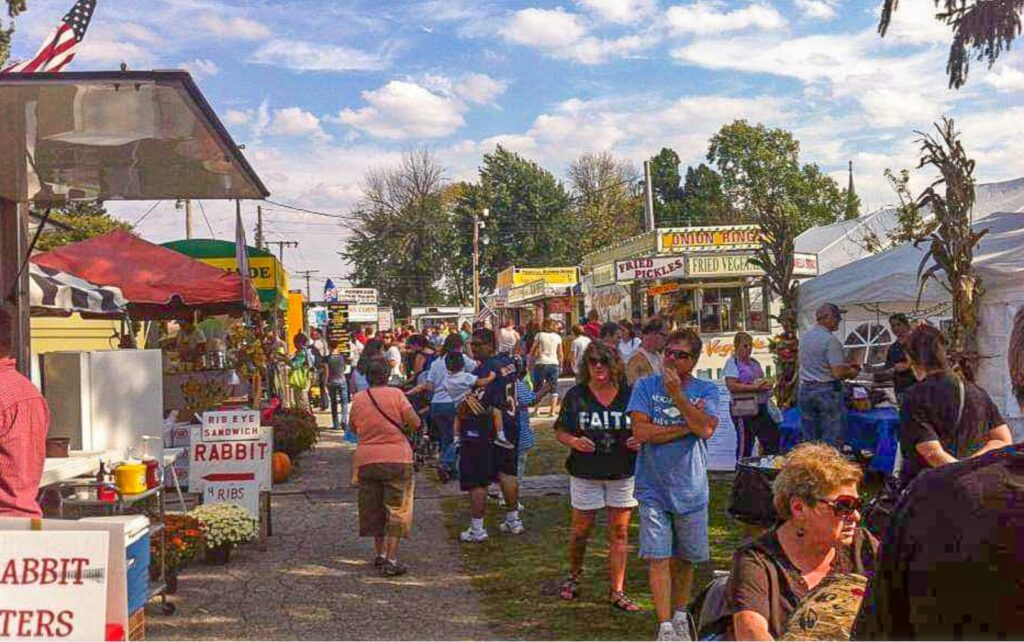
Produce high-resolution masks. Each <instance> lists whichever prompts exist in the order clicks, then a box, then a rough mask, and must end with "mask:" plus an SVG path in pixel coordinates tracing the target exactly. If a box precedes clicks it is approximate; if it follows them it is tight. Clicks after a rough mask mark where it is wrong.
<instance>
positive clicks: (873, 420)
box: [779, 407, 900, 475]
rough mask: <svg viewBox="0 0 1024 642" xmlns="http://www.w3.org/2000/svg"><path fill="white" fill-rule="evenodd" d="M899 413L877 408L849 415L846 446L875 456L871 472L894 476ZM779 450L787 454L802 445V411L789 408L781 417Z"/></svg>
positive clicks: (893, 409) (853, 412) (852, 411)
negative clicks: (867, 451)
mask: <svg viewBox="0 0 1024 642" xmlns="http://www.w3.org/2000/svg"><path fill="white" fill-rule="evenodd" d="M899 427H900V413H899V411H897V410H896V409H895V408H876V409H874V410H868V411H866V412H859V411H855V410H851V411H849V412H847V413H846V434H845V435H843V438H844V441H845V443H847V444H849V445H850V446H852V447H853V448H856V449H858V450H870V451H871V452H873V453H874V454H875V456H874V457H873V458H872V460H871V464H870V468H871V469H873V470H877V471H879V472H882V473H885V474H887V475H891V474H892V471H893V468H894V467H895V465H896V444H897V443H898V441H899ZM781 432H782V437H781V440H780V444H779V445H780V447H781V449H782V452H787V451H789V450H790V449H791V448H793V446H795V445H797V444H798V443H800V409H799V408H797V407H793V408H789V409H788V410H785V411H783V413H782V429H781Z"/></svg>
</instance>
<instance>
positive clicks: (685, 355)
mask: <svg viewBox="0 0 1024 642" xmlns="http://www.w3.org/2000/svg"><path fill="white" fill-rule="evenodd" d="M665 356H666V357H672V358H673V359H692V358H693V353H692V352H687V351H686V350H666V351H665Z"/></svg>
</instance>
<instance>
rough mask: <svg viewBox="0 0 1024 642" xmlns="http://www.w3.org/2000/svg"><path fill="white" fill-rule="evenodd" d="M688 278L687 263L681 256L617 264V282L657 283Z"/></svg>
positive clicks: (659, 257)
mask: <svg viewBox="0 0 1024 642" xmlns="http://www.w3.org/2000/svg"><path fill="white" fill-rule="evenodd" d="M684 276H686V261H685V260H683V257H681V256H648V257H644V258H640V259H626V260H624V261H616V262H615V280H616V281H617V282H619V283H623V282H626V281H655V280H657V279H681V278H683V277H684Z"/></svg>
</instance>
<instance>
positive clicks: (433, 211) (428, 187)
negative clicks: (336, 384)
mask: <svg viewBox="0 0 1024 642" xmlns="http://www.w3.org/2000/svg"><path fill="white" fill-rule="evenodd" d="M444 189H445V180H444V168H443V167H442V166H441V165H440V163H439V162H438V161H437V159H436V158H435V157H434V156H433V154H431V153H430V152H428V151H423V150H421V151H410V152H406V153H405V154H404V155H403V156H402V159H401V160H400V161H399V162H398V163H396V164H393V165H388V166H385V167H381V168H378V169H373V170H370V171H369V172H367V174H366V176H365V177H364V178H363V187H362V191H363V196H362V200H361V201H360V203H359V205H358V206H357V207H356V208H355V209H354V211H353V212H352V214H353V216H354V217H355V218H356V219H357V222H356V223H355V224H354V226H352V228H351V229H352V236H351V238H350V239H349V240H348V242H347V244H346V248H345V251H344V252H340V254H341V256H342V257H343V258H345V259H346V260H347V261H349V262H350V263H351V264H352V276H351V279H352V281H353V282H354V283H355V284H356V285H357V286H360V287H373V288H377V289H378V291H379V292H380V298H381V301H382V303H383V304H384V305H390V306H392V307H393V308H395V310H396V312H397V314H398V316H400V317H401V316H407V315H408V313H409V307H410V305H416V304H425V305H437V304H440V303H443V302H444V299H445V296H444V293H443V291H442V289H441V283H440V276H439V270H440V266H441V265H442V259H443V254H444V252H445V251H446V248H445V246H444V243H443V242H444V240H445V238H446V237H445V234H446V233H447V231H446V227H447V225H448V216H447V212H446V209H445V198H444Z"/></svg>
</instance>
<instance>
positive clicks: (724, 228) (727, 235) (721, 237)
mask: <svg viewBox="0 0 1024 642" xmlns="http://www.w3.org/2000/svg"><path fill="white" fill-rule="evenodd" d="M759 247H761V228H759V227H758V226H756V225H719V226H713V227H679V228H669V229H665V230H659V231H658V251H659V252H688V251H692V250H753V249H757V248H759Z"/></svg>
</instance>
